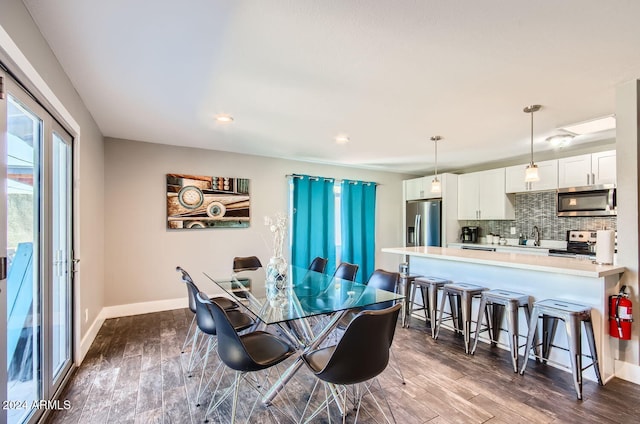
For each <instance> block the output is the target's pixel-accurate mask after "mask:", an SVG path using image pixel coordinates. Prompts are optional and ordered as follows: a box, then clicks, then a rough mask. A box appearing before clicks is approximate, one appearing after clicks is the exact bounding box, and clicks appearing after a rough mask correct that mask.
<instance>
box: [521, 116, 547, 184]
mask: <svg viewBox="0 0 640 424" xmlns="http://www.w3.org/2000/svg"><path fill="white" fill-rule="evenodd" d="M541 107H542V106H540V105H531V106H527V107H525V108H524V109H523V111H524V113H529V114H531V161H530V162H529V165H527V169H525V171H524V181H525V182H526V183H532V182H535V181H540V174H539V173H538V165H536V164H535V163H534V162H533V113H534V112H537V111H539V110H540V108H541Z"/></svg>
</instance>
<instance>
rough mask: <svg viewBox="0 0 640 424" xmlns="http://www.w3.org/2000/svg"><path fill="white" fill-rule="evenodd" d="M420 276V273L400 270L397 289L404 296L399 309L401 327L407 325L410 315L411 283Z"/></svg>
mask: <svg viewBox="0 0 640 424" xmlns="http://www.w3.org/2000/svg"><path fill="white" fill-rule="evenodd" d="M418 277H420V275H418V274H407V273H406V272H401V273H400V284H398V289H399V291H400V293H399V294H401V295H402V296H404V308H402V310H401V319H400V322H401V323H402V326H403V327H408V326H409V317H410V316H411V309H409V301H408V299H409V294H410V291H411V289H410V288H411V284H413V281H414V280H415V279H416V278H418Z"/></svg>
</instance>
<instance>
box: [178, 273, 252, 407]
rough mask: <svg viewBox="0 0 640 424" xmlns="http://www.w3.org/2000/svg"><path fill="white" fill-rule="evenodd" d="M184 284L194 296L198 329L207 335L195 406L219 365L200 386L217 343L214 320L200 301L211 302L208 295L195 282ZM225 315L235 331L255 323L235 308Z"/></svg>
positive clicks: (193, 348)
mask: <svg viewBox="0 0 640 424" xmlns="http://www.w3.org/2000/svg"><path fill="white" fill-rule="evenodd" d="M186 284H187V286H188V287H189V289H190V290H191V291H192V292H193V293H194V297H195V299H196V322H197V324H198V329H199V330H200V331H201V332H202V334H205V335H207V336H208V339H209V340H208V342H207V343H206V344H204V343H203V349H202V351H203V357H202V372H201V373H200V383H199V384H198V392H197V395H196V406H200V404H199V401H200V395H201V394H202V392H203V391H204V390H206V388H207V387H208V386H209V383H210V382H211V379H213V378H214V377H215V376H216V374H217V371H218V369H219V368H220V367H219V366H218V368H216V370H215V371H214V372H213V374H212V376H211V379H210V380H209V382H208V383H207V384H206V385H205V386H204V387H202V382H203V381H204V376H205V374H206V370H207V362H208V360H209V354H210V353H211V351H212V350H213V349H215V347H216V344H217V339H216V334H217V331H216V322H215V321H214V320H213V317H212V316H211V313H209V310H208V309H207V306H206V304H205V302H203V301H202V299H206V302H211V300H210V299H209V298H208V296H207V295H206V294H205V293H203V292H201V291H199V290H198V288H197V287H196V285H195V284H193V283H189V282H187V283H186ZM221 299H225V298H213V300H214V301H215V302H218V301H220V300H221ZM223 303H224V301H223ZM227 316H228V317H229V321H230V322H231V325H232V326H233V328H234V329H235V330H236V331H242V330H246V329H247V328H249V327H251V326H252V325H253V324H255V321H254V320H253V318H252V317H250V316H249V315H247V314H245V313H242V312H240V311H239V310H237V309H231V310H227ZM193 350H195V345H194V346H192V351H193ZM220 364H222V363H220ZM216 390H217V388H216Z"/></svg>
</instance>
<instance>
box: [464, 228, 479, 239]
mask: <svg viewBox="0 0 640 424" xmlns="http://www.w3.org/2000/svg"><path fill="white" fill-rule="evenodd" d="M462 242H463V243H477V242H478V227H462Z"/></svg>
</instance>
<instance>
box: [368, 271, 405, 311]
mask: <svg viewBox="0 0 640 424" xmlns="http://www.w3.org/2000/svg"><path fill="white" fill-rule="evenodd" d="M399 282H400V274H399V273H397V272H389V271H385V270H383V269H376V270H375V271H373V274H371V277H369V281H368V282H367V286H368V287H373V288H376V289H380V290H385V291H388V292H393V293H395V292H396V288H397V286H398V283H399ZM394 303H395V301H394V300H390V301H388V302H382V303H376V304H375V305H371V306H367V307H366V308H365V309H367V310H370V311H371V310H376V309H386V308H389V307H391V306H393V304H394Z"/></svg>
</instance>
